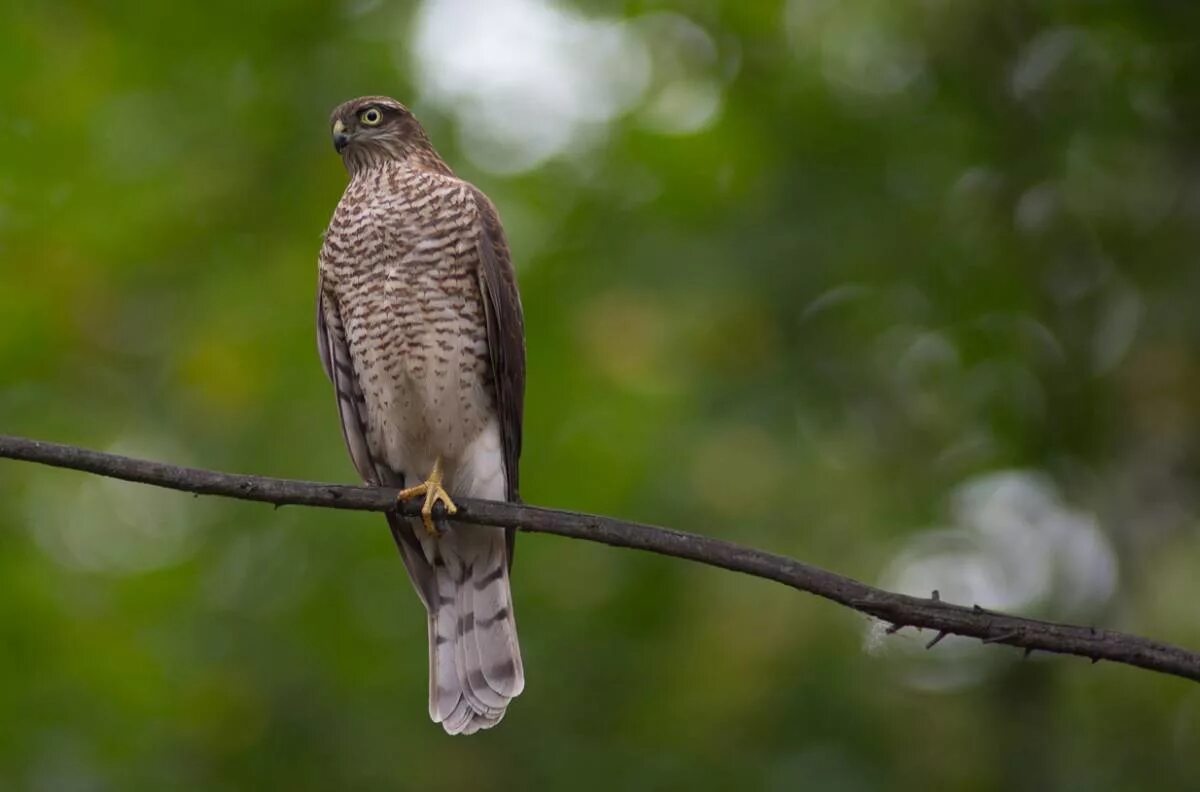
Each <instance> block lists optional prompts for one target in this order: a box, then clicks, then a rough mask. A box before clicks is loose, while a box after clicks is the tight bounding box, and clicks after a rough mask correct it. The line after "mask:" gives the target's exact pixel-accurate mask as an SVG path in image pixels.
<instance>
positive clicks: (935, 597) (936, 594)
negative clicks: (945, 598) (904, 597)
mask: <svg viewBox="0 0 1200 792" xmlns="http://www.w3.org/2000/svg"><path fill="white" fill-rule="evenodd" d="M929 599H931V600H933V601H934V602H941V601H942V595H941V593H940V592H939V591H938V590H937V589H934V590H933V593H932V594H930V595H929Z"/></svg>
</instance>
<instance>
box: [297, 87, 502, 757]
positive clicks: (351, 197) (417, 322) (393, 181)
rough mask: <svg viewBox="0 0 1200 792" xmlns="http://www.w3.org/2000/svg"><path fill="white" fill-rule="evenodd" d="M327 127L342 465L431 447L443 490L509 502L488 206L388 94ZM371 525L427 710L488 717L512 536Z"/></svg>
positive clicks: (410, 459) (400, 471)
mask: <svg viewBox="0 0 1200 792" xmlns="http://www.w3.org/2000/svg"><path fill="white" fill-rule="evenodd" d="M331 123H332V126H333V132H334V139H335V146H336V147H337V148H338V150H339V152H341V154H342V157H343V160H344V161H345V163H346V167H347V170H348V171H349V174H350V183H349V185H348V186H347V187H346V191H345V193H344V194H343V195H342V199H341V201H340V202H339V203H338V206H337V209H336V210H335V212H334V215H333V219H332V220H331V221H330V224H329V228H328V230H327V231H326V234H325V241H324V245H323V247H322V249H321V254H320V260H319V265H320V266H319V270H320V277H319V286H318V299H317V336H318V338H317V342H318V348H319V350H320V353H321V360H322V362H323V364H324V366H325V371H326V373H327V374H328V375H329V377H330V379H331V381H332V382H333V384H334V389H335V391H336V394H337V401H338V411H339V415H340V417H341V421H342V430H343V433H344V435H345V438H346V445H347V447H348V448H349V450H350V456H351V458H352V459H353V461H354V465H355V467H356V468H357V469H358V472H359V474H360V475H361V476H362V478H363V480H364V481H366V482H367V483H369V484H375V485H383V486H392V487H405V486H411V485H414V484H417V483H420V482H421V481H422V480H423V479H424V478H425V476H426V475H427V474H428V473H429V472H430V470H431V469H432V468H433V466H434V463H435V461H436V460H438V459H439V458H440V459H441V460H442V465H443V467H444V471H445V479H444V486H445V489H446V490H447V491H448V492H449V494H450V495H451V496H462V497H471V498H488V499H492V500H510V501H515V500H517V497H518V496H517V483H518V471H517V467H518V460H519V457H520V452H521V416H522V409H523V401H524V389H525V346H524V326H523V321H522V315H521V304H520V299H519V297H518V294H517V288H516V281H515V278H514V276H513V270H512V265H511V262H510V260H509V254H508V245H507V243H506V241H505V239H504V233H503V230H502V229H501V227H500V221H499V219H498V217H497V214H496V210H495V208H494V207H493V206H492V204H491V202H490V201H489V200H488V199H487V198H486V197H485V196H484V195H483V193H481V192H480V191H479V190H477V189H476V188H475V187H473V186H472V185H470V184H468V183H466V182H464V181H462V180H460V179H458V178H456V177H455V176H454V175H453V173H452V172H451V171H450V169H449V168H448V167H447V166H446V164H445V163H444V162H443V161H442V160H441V158H440V157H439V156H438V155H437V153H436V152H435V151H434V149H433V147H432V145H431V144H430V143H429V141H428V138H427V137H426V135H425V133H424V131H423V130H422V129H421V126H420V125H419V124H418V123H417V121H416V119H415V118H413V116H412V115H411V113H409V111H408V110H407V109H405V108H404V107H403V106H402V105H401V104H400V103H398V102H396V101H395V100H393V99H388V98H386V97H364V98H361V99H355V100H353V101H350V102H347V103H345V104H343V105H341V106H340V107H338V108H337V109H336V110H334V112H333V118H332V121H331ZM389 523H390V525H391V528H392V534H393V536H394V537H395V539H396V544H397V546H398V547H399V549H400V554H401V556H402V557H403V559H404V563H405V565H406V566H407V568H408V572H409V575H410V576H411V578H412V581H413V584H414V586H415V587H416V590H417V594H418V595H419V596H420V598H421V601H422V603H424V605H425V607H426V610H427V611H428V612H429V646H430V674H429V690H430V698H429V714H430V717H432V718H433V720H435V721H437V722H440V723H441V724H442V725H443V727H444V728H445V729H446V731H447V732H450V733H451V734H457V733H464V734H469V733H472V732H474V731H477V730H478V729H481V728H488V727H490V726H493V725H495V724H496V723H498V722H499V721H500V719H501V718H502V717H503V716H504V712H505V708H506V707H507V706H508V704H509V702H510V701H511V699H512V698H514V697H515V696H517V695H518V694H520V692H521V690H522V689H523V687H524V684H525V681H524V671H523V668H522V664H521V653H520V649H519V647H518V644H517V634H516V623H515V621H514V619H513V607H512V598H511V594H510V590H509V579H508V573H509V568H510V566H511V563H512V548H513V532H512V531H511V530H510V531H507V532H506V531H505V530H504V529H501V528H486V527H477V526H465V525H462V526H460V525H458V524H456V523H454V522H453V521H450V522H449V523H448V525H446V526H444V530H443V531H442V532H441V533H440V536H436V537H435V536H433V535H430V534H429V533H428V532H427V531H426V530H425V528H424V527H423V526H422V524H421V522H420V521H419V520H410V519H406V518H400V517H396V516H394V515H389Z"/></svg>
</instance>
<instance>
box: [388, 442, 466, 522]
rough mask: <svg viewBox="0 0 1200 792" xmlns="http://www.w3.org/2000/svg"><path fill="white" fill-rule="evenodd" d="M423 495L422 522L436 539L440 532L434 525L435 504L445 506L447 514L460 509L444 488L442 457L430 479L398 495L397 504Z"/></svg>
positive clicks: (435, 463)
mask: <svg viewBox="0 0 1200 792" xmlns="http://www.w3.org/2000/svg"><path fill="white" fill-rule="evenodd" d="M422 495H424V496H425V503H424V504H423V505H422V506H421V522H423V523H425V532H426V533H428V534H429V535H430V536H432V537H435V538H436V537H437V536H438V530H437V527H436V526H435V525H434V524H433V504H435V503H441V504H442V505H443V506H445V507H446V514H455V513H456V512H457V511H458V507H457V506H455V505H454V501H452V500H451V499H450V493H449V492H446V490H445V489H444V488H443V487H442V460H441V458H440V457H439V458H438V460H437V461H436V462H434V463H433V470H432V471H430V473H429V478H427V479H426V480H425V481H424V482H423V483H421V484H418V485H416V486H415V487H407V488H405V489H402V490H400V492H399V493H397V494H396V504H397V505H399V504H401V503H403V502H404V501H406V500H410V499H412V498H418V497H421V496H422Z"/></svg>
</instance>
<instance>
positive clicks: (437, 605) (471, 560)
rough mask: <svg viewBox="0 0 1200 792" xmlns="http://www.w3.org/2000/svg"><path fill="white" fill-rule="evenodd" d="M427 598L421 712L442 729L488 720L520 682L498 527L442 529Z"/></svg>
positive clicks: (483, 725) (472, 727)
mask: <svg viewBox="0 0 1200 792" xmlns="http://www.w3.org/2000/svg"><path fill="white" fill-rule="evenodd" d="M436 545H437V554H438V555H437V556H436V557H435V563H434V573H435V577H436V584H437V596H436V599H433V601H431V602H430V603H429V716H430V717H431V718H433V720H434V721H435V722H437V723H441V724H442V727H443V728H444V729H445V730H446V731H447V732H448V733H450V734H472V733H474V732H476V731H479V730H480V729H488V728H491V727H492V726H495V725H496V724H497V723H499V722H500V719H501V718H503V717H504V710H505V708H507V707H508V703H509V702H510V701H512V699H514V698H516V697H517V696H518V695H519V694H520V693H521V691H522V690H523V689H524V687H525V671H524V669H523V667H522V665H521V649H520V647H519V646H518V644H517V624H516V621H515V620H514V618H513V606H512V593H511V590H510V589H509V584H508V553H507V550H506V544H505V538H504V531H503V529H500V528H482V527H471V528H468V529H466V530H455V529H454V528H453V527H449V529H448V530H446V531H445V532H444V533H443V534H442V536H441V537H440V539H438V540H437V541H436Z"/></svg>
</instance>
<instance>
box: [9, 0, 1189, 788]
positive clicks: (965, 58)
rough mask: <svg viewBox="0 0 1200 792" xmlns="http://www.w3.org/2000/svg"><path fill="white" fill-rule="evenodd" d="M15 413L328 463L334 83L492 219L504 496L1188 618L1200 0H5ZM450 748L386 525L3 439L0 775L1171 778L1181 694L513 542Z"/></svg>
mask: <svg viewBox="0 0 1200 792" xmlns="http://www.w3.org/2000/svg"><path fill="white" fill-rule="evenodd" d="M0 42H2V43H3V46H0V430H2V431H4V432H7V433H14V434H23V435H29V436H34V437H40V438H45V439H53V440H58V441H64V442H71V443H76V444H80V445H85V446H90V447H95V448H101V449H109V450H115V451H119V452H123V453H127V454H132V455H143V456H147V457H151V458H156V459H161V460H167V461H172V462H177V463H184V464H191V465H197V466H202V467H212V468H218V469H226V470H233V471H243V472H257V473H263V474H271V475H280V476H290V477H299V478H308V479H324V480H333V481H353V474H352V469H351V466H350V463H349V461H348V458H347V456H346V453H345V451H344V449H343V447H342V440H341V437H340V433H339V430H338V426H337V420H336V416H335V406H334V402H333V398H332V396H331V392H330V386H329V384H328V383H327V382H326V381H325V379H324V377H323V376H322V374H321V371H320V366H319V364H318V362H317V356H316V352H315V349H314V340H313V296H314V285H315V274H316V251H317V248H318V245H319V239H320V233H321V231H322V229H323V228H324V225H325V223H326V222H327V220H328V217H329V215H330V213H331V211H332V209H333V206H334V204H335V203H336V201H337V199H338V196H339V194H340V190H341V189H342V187H343V185H344V182H345V174H344V172H343V170H342V167H341V164H340V162H339V161H338V159H337V157H336V156H335V155H334V153H333V151H332V149H331V146H330V142H329V136H328V129H327V117H328V112H329V110H330V108H332V107H333V106H334V105H335V104H337V103H339V102H341V101H342V100H344V99H347V98H349V97H352V96H355V95H360V94H366V93H387V94H391V95H394V96H397V97H399V98H401V99H402V100H404V101H406V102H408V103H409V104H410V105H411V106H412V107H413V108H414V109H415V110H416V112H417V113H418V115H419V117H420V118H421V119H423V121H424V122H425V124H426V125H427V127H428V129H429V130H430V132H431V135H432V136H433V138H434V140H435V142H436V143H437V145H438V146H439V148H440V149H441V151H442V152H443V154H444V155H445V157H446V158H447V159H448V160H449V161H450V162H451V163H452V164H453V165H454V167H455V168H456V169H457V170H458V172H459V173H460V174H461V175H463V176H464V177H466V178H469V179H471V180H472V181H474V182H476V183H477V184H479V185H480V186H481V187H482V188H484V190H485V191H486V192H487V193H488V194H489V195H491V196H492V198H493V199H494V200H495V202H496V203H497V205H498V206H499V208H500V211H501V214H502V216H503V219H504V221H505V224H506V226H507V229H508V232H509V236H510V238H511V243H512V247H513V250H514V255H515V259H516V262H517V266H518V270H519V277H520V281H521V287H522V291H523V294H524V304H525V310H526V317H527V325H528V349H529V392H528V401H527V418H526V437H525V454H524V460H523V462H524V464H523V471H522V483H523V485H524V487H523V490H524V495H525V497H526V499H527V500H529V501H530V502H532V503H535V504H540V505H547V506H556V507H562V508H569V509H578V510H585V511H593V512H601V513H606V514H611V515H617V516H622V517H627V518H634V519H638V520H642V521H647V522H655V523H661V524H666V525H671V526H676V527H679V528H683V529H687V530H693V531H698V532H703V533H707V534H712V535H716V536H721V537H724V538H727V539H732V540H736V541H739V542H745V543H748V544H752V545H755V546H758V547H762V548H765V549H769V550H772V551H776V552H780V553H785V554H789V555H793V556H795V557H798V558H801V559H804V560H806V561H809V562H812V563H815V564H820V565H824V566H827V567H829V568H832V569H835V570H837V571H839V572H842V573H845V574H849V575H852V576H856V577H859V578H862V579H864V580H867V581H869V582H873V583H877V584H880V585H884V586H888V587H892V588H895V589H899V590H903V591H906V592H910V593H915V594H922V595H927V594H928V592H929V591H930V590H931V589H934V588H936V589H939V590H940V592H941V594H942V596H943V597H944V598H947V599H953V600H955V601H959V602H963V603H972V602H976V603H979V604H982V605H985V606H987V607H993V608H999V609H1008V610H1012V611H1014V612H1019V613H1023V614H1029V615H1036V616H1042V617H1048V618H1055V619H1063V620H1074V621H1078V622H1083V623H1090V624H1097V625H1102V626H1106V627H1114V628H1119V629H1124V630H1129V631H1133V632H1137V633H1141V634H1146V635H1151V636H1154V637H1156V638H1159V639H1163V640H1168V641H1172V642H1177V643H1180V644H1183V645H1186V646H1190V647H1193V648H1196V647H1200V608H1198V607H1197V602H1198V600H1200V531H1198V528H1200V502H1198V495H1197V477H1198V473H1200V358H1198V353H1200V309H1198V307H1197V300H1198V299H1200V266H1198V265H1200V261H1198V260H1197V254H1198V251H1200V150H1198V148H1197V141H1198V140H1200V91H1198V90H1197V86H1198V85H1200V6H1197V5H1196V4H1194V3H1184V2H1166V0H1155V1H1151V0H1112V1H1111V2H1105V3H1075V2H1068V1H1067V0H1036V2H1035V1H1034V0H1029V1H1028V2H1026V1H1024V0H1020V1H1017V2H1004V3H998V2H950V1H949V0H923V1H922V2H910V1H904V2H901V1H900V0H785V1H783V2H779V1H777V0H762V2H740V1H736V0H728V1H727V2H718V0H696V2H689V3H678V4H664V3H654V2H627V3H617V4H610V3H598V2H584V3H578V4H572V3H568V2H565V0H425V2H414V3H387V2H378V1H373V0H348V1H347V2H315V0H310V1H309V2H292V1H291V0H286V1H285V0H261V1H259V0H256V2H229V0H217V1H216V2H209V3H203V4H201V3H195V4H182V3H180V4H174V3H170V4H168V3H145V2H140V1H138V2H135V1H134V0H112V1H111V2H105V3H84V2H76V3H71V2H47V3H38V4H33V3H10V4H5V5H4V6H3V7H2V8H0ZM514 580H515V583H514V586H515V596H516V602H517V613H518V618H519V623H520V626H521V636H522V644H523V647H524V654H525V663H526V669H527V673H528V680H529V683H528V688H527V692H526V693H525V694H524V695H523V696H522V697H521V698H520V699H519V700H518V701H517V702H516V703H515V705H514V706H513V707H512V708H511V710H510V712H509V715H508V717H507V719H506V720H505V722H504V723H503V725H502V726H501V727H500V728H498V729H496V730H494V731H492V732H490V733H487V734H483V735H480V736H477V737H474V738H470V739H450V738H447V737H446V736H445V735H444V734H443V733H442V731H441V729H440V728H438V727H436V726H434V725H433V724H431V723H430V722H429V721H428V719H427V715H426V646H425V640H426V639H425V626H424V620H423V616H422V613H421V611H420V607H419V605H418V603H417V600H416V598H415V596H414V595H413V593H412V591H411V589H410V586H409V584H408V582H407V581H406V580H405V577H404V572H403V568H402V566H401V564H400V562H399V560H398V558H397V557H396V552H395V549H394V548H393V547H392V542H391V538H390V537H389V535H388V532H387V530H386V529H385V527H384V525H383V523H382V520H380V519H379V518H378V517H377V516H371V515H362V514H348V513H340V512H323V511H317V510H305V509H299V508H285V509H280V510H272V509H270V508H269V507H264V506H260V505H248V504H238V503H232V502H226V501H220V500H215V499H197V498H192V497H190V496H187V495H182V494H178V493H172V492H165V491H157V490H154V489H150V488H145V487H139V486H135V485H126V484H123V483H117V482H113V481H108V480H103V479H99V478H94V477H88V476H84V475H81V474H75V473H69V472H61V471H51V470H47V469H39V468H35V467H33V466H28V465H20V464H16V463H2V464H0V788H4V789H32V790H138V789H146V790H152V789H153V790H156V789H165V788H170V789H196V790H212V789H264V788H286V789H383V788H399V789H404V788H413V789H416V788H421V789H431V790H443V789H445V790H451V789H480V790H486V789H541V788H545V789H584V790H586V789H597V790H600V789H684V788H687V789H702V788H714V789H728V788H731V787H734V786H735V785H736V786H737V787H739V788H742V789H777V790H792V789H802V788H803V789H820V790H929V789H955V790H1009V789H1027V788H1043V789H1050V788H1059V789H1066V788H1070V789H1093V790H1137V789H1148V788H1155V789H1196V788H1200V766H1198V765H1197V759H1196V756H1197V750H1198V749H1200V688H1197V687H1196V685H1194V684H1192V683H1188V682H1184V681H1181V680H1177V679H1172V678H1167V677H1162V676H1158V675H1154V674H1151V673H1148V672H1142V671H1136V670H1133V669H1129V668H1123V667H1115V666H1110V665H1105V664H1100V665H1098V666H1091V665H1089V664H1087V663H1086V662H1084V661H1081V660H1078V659H1071V658H1043V657H1039V656H1034V658H1032V659H1031V660H1026V661H1022V660H1021V659H1020V653H1019V652H1018V651H1015V650H1010V649H1007V648H1002V647H981V646H980V645H979V644H978V642H968V641H958V640H955V639H947V640H946V641H944V642H942V643H941V644H940V645H939V646H938V647H937V648H936V649H935V650H933V651H930V652H926V651H925V650H924V649H923V646H924V643H925V642H926V641H927V640H928V639H929V638H930V637H931V636H930V635H929V634H924V635H920V634H916V633H914V632H913V631H911V630H905V631H903V632H901V633H900V634H898V635H894V636H886V635H884V634H883V633H882V630H881V629H880V628H879V627H878V626H877V625H872V624H870V623H869V622H868V621H867V620H866V619H865V618H863V617H861V616H859V615H857V614H854V613H852V612H850V611H847V610H844V609H842V608H839V607H836V606H833V605H831V604H828V603H825V602H823V601H820V600H817V599H815V598H812V597H809V596H807V595H802V594H798V593H796V592H793V591H790V590H787V589H784V588H782V587H780V586H777V585H774V584H770V583H766V582H763V581H758V580H754V579H751V578H747V577H742V576H736V575H733V574H730V573H726V572H721V571H716V570H711V569H707V568H702V567H699V566H696V565H693V564H688V563H684V562H680V561H674V560H670V559H660V558H654V557H647V556H642V555H639V554H637V553H634V552H630V551H619V550H614V549H611V548H607V547H603V546H599V545H591V544H588V543H584V542H573V541H568V540H563V539H559V538H554V537H541V536H537V537H534V536H524V537H521V539H520V540H519V542H518V552H517V559H516V566H515V577H514Z"/></svg>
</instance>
